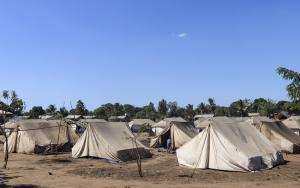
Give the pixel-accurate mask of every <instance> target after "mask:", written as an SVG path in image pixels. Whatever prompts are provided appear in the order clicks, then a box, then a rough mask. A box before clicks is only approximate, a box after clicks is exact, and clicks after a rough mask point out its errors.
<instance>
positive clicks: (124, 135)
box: [72, 122, 151, 161]
mask: <svg viewBox="0 0 300 188" xmlns="http://www.w3.org/2000/svg"><path fill="white" fill-rule="evenodd" d="M134 140H135V138H134V136H133V134H132V132H131V131H130V130H129V128H128V127H127V126H126V124H125V123H122V122H106V123H99V122H97V123H90V124H89V125H88V127H87V129H86V130H85V132H84V133H83V135H82V136H81V137H80V139H79V140H78V142H77V143H76V145H75V146H74V147H73V149H72V157H74V158H79V157H97V158H104V159H108V160H113V161H128V160H133V159H136V157H137V151H138V153H139V154H140V155H141V157H142V158H149V157H151V153H150V152H149V150H148V149H147V148H146V147H145V146H144V145H143V144H142V143H140V142H139V141H136V143H137V146H136V145H135V142H134Z"/></svg>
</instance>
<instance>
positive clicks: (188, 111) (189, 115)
mask: <svg viewBox="0 0 300 188" xmlns="http://www.w3.org/2000/svg"><path fill="white" fill-rule="evenodd" d="M194 116H195V112H194V106H193V105H192V104H188V105H186V107H185V110H184V118H185V119H187V120H189V121H192V120H193V119H194Z"/></svg>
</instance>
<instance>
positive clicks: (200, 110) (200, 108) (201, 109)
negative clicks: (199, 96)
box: [195, 102, 208, 114]
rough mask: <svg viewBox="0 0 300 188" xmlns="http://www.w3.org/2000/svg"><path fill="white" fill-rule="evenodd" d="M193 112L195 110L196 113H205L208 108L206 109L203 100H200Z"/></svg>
mask: <svg viewBox="0 0 300 188" xmlns="http://www.w3.org/2000/svg"><path fill="white" fill-rule="evenodd" d="M195 112H196V113H197V114H205V113H207V112H208V110H207V108H206V106H205V104H204V103H203V102H201V103H200V104H199V105H198V106H197V108H196V109H195Z"/></svg>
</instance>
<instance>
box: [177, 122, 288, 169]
mask: <svg viewBox="0 0 300 188" xmlns="http://www.w3.org/2000/svg"><path fill="white" fill-rule="evenodd" d="M278 150H279V149H278V148H277V147H276V146H275V145H274V144H272V143H271V142H270V141H269V140H268V139H267V138H265V137H264V136H263V135H262V134H261V133H260V132H259V131H257V130H256V129H255V128H254V127H252V126H249V125H248V124H247V123H245V122H241V121H235V120H233V119H230V118H226V117H215V118H213V119H212V120H211V121H210V123H209V125H208V127H207V128H206V129H204V130H203V131H202V132H200V133H199V134H198V135H197V136H196V137H194V138H193V139H192V140H191V141H189V142H187V143H186V144H184V145H183V146H182V147H180V148H179V149H177V151H176V153H177V159H178V162H179V164H180V165H181V166H186V167H190V168H201V169H207V168H210V169H216V170H225V171H256V170H261V169H267V168H272V167H274V166H275V165H277V164H280V163H282V162H283V157H282V155H281V153H280V152H279V151H278Z"/></svg>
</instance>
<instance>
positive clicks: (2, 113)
mask: <svg viewBox="0 0 300 188" xmlns="http://www.w3.org/2000/svg"><path fill="white" fill-rule="evenodd" d="M2 115H13V113H11V112H7V111H4V110H0V116H2Z"/></svg>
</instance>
